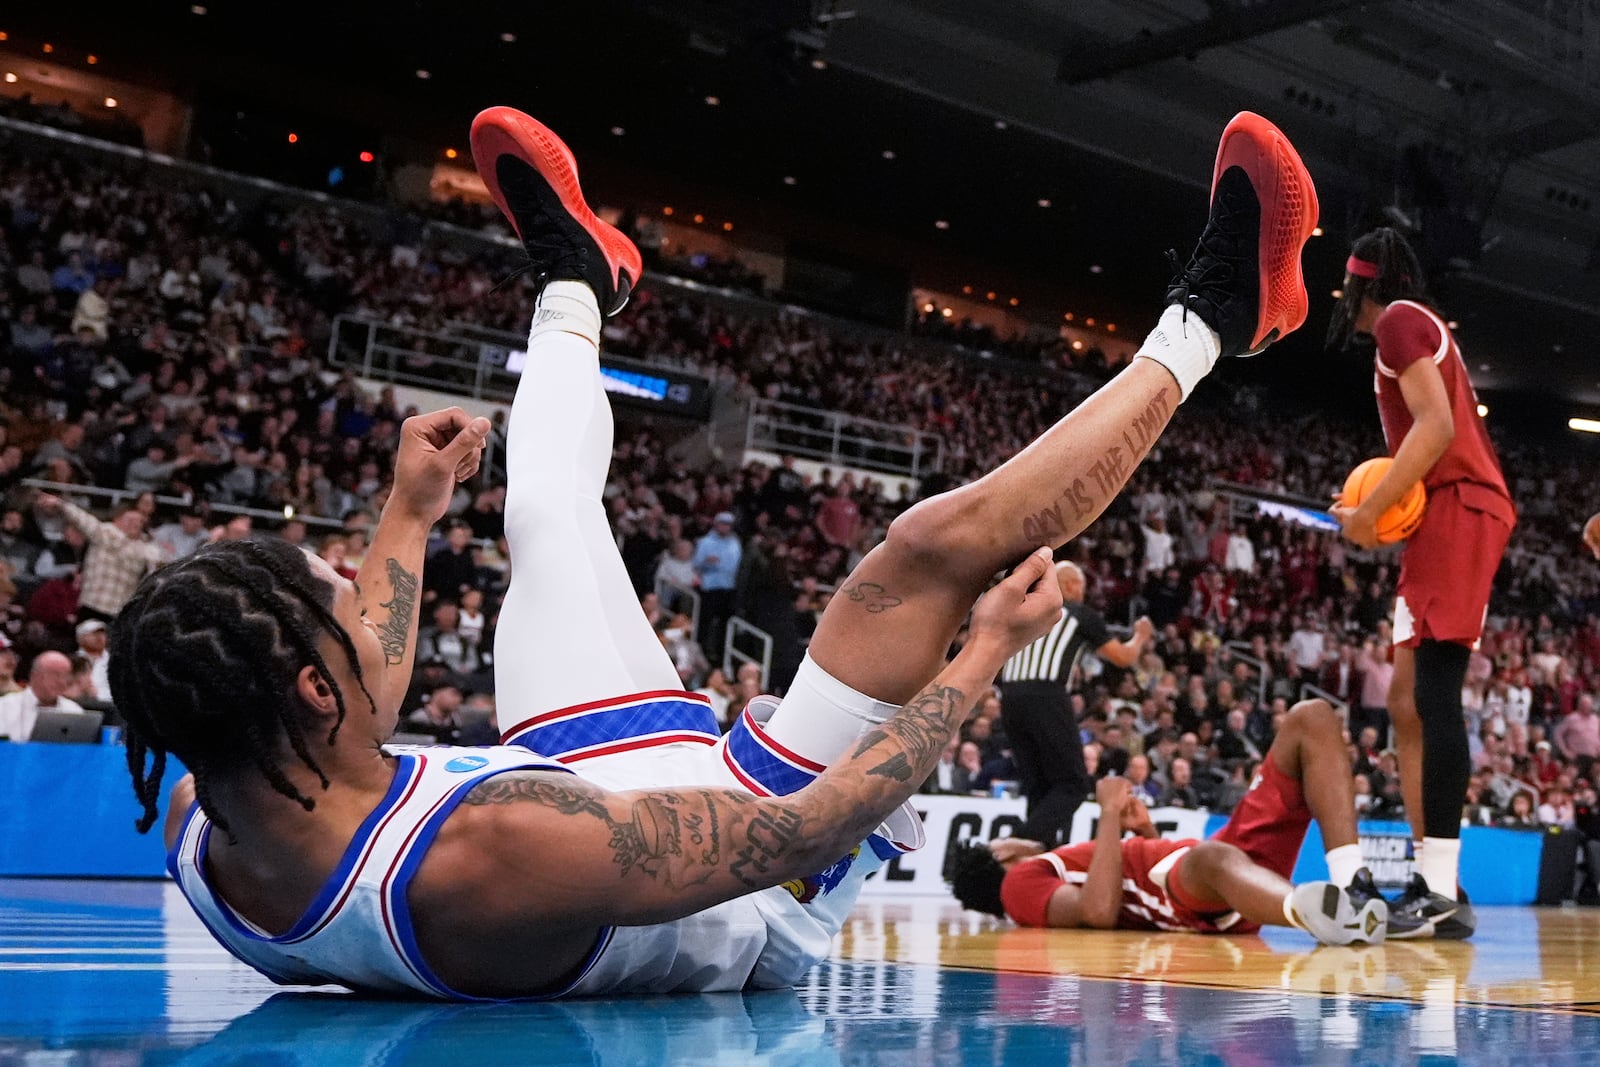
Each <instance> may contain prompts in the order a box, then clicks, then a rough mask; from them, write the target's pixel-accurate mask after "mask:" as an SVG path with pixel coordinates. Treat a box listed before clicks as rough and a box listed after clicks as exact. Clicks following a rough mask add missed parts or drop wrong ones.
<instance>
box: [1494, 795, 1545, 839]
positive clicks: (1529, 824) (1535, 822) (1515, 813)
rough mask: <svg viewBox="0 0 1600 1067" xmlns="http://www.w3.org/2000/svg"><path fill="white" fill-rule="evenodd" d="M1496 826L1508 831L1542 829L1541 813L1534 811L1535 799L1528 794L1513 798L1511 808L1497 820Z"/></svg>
mask: <svg viewBox="0 0 1600 1067" xmlns="http://www.w3.org/2000/svg"><path fill="white" fill-rule="evenodd" d="M1495 825H1496V826H1500V827H1503V828H1505V829H1507V830H1538V829H1540V827H1541V825H1542V824H1541V822H1540V813H1539V812H1537V811H1535V810H1534V807H1533V797H1532V796H1531V795H1530V794H1528V793H1522V792H1519V793H1517V794H1516V795H1514V796H1513V797H1512V798H1511V807H1510V809H1509V810H1507V811H1506V813H1505V814H1504V815H1502V816H1500V818H1498V819H1497V820H1495Z"/></svg>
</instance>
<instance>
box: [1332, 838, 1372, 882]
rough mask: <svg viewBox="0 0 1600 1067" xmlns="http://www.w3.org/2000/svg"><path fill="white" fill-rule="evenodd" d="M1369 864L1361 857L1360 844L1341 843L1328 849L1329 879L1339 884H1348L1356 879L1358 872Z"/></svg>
mask: <svg viewBox="0 0 1600 1067" xmlns="http://www.w3.org/2000/svg"><path fill="white" fill-rule="evenodd" d="M1366 865H1367V861H1366V860H1364V859H1362V858H1361V846H1360V845H1340V846H1339V847H1338V848H1330V849H1329V850H1328V881H1330V882H1332V883H1333V884H1334V885H1337V886H1348V885H1349V884H1350V883H1351V882H1353V881H1355V877H1356V872H1357V871H1359V870H1360V869H1361V868H1363V867H1365V866H1366Z"/></svg>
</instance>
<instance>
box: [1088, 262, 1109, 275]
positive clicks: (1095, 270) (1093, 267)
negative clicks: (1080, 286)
mask: <svg viewBox="0 0 1600 1067" xmlns="http://www.w3.org/2000/svg"><path fill="white" fill-rule="evenodd" d="M1105 271H1106V269H1105V268H1104V267H1102V266H1101V265H1100V264H1098V263H1091V264H1090V265H1089V273H1090V274H1104V273H1105Z"/></svg>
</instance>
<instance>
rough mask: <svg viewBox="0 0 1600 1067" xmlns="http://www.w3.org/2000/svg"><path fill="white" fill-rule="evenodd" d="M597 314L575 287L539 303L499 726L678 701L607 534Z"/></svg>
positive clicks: (520, 459) (500, 665)
mask: <svg viewBox="0 0 1600 1067" xmlns="http://www.w3.org/2000/svg"><path fill="white" fill-rule="evenodd" d="M599 336H600V313H599V310H598V309H597V308H596V305H595V299H594V294H593V293H592V292H590V290H589V287H588V286H586V285H583V284H581V283H578V282H552V283H551V284H550V285H549V286H547V287H546V288H545V291H544V293H543V294H542V295H541V296H540V298H539V309H538V311H537V312H536V313H535V316H534V324H533V330H532V332H531V333H530V335H529V337H528V359H527V364H526V368H525V369H524V371H523V374H522V381H521V382H520V383H518V385H517V395H516V399H515V401H514V402H513V403H512V406H511V421H510V426H509V429H508V432H507V444H506V450H507V451H506V471H507V475H508V480H509V485H508V486H507V490H506V509H505V519H506V541H507V543H508V545H509V546H510V552H511V586H510V589H508V590H507V592H506V598H505V603H504V605H503V606H502V607H501V609H500V623H499V626H498V628H497V630H496V633H495V656H494V664H495V690H496V693H495V696H496V704H497V705H498V708H499V718H500V723H501V725H502V726H505V725H509V724H511V723H515V722H518V721H521V720H523V719H526V718H528V717H529V716H532V715H536V714H539V713H540V712H543V711H551V710H555V709H558V708H565V707H571V706H573V705H576V704H585V703H589V702H591V701H595V700H604V699H609V698H612V697H617V696H622V695H626V694H630V693H639V692H648V691H651V690H659V689H681V688H682V685H681V683H680V681H679V679H678V672H677V671H676V670H675V669H674V668H673V665H672V661H671V659H670V658H669V657H668V656H667V653H666V651H665V649H663V648H662V647H661V642H660V641H659V640H658V639H657V638H656V635H655V633H654V632H653V631H652V630H651V628H650V624H649V622H648V621H646V619H645V617H644V613H643V612H642V611H640V610H639V600H638V597H637V596H636V595H635V594H634V591H633V585H632V583H631V582H630V581H629V579H628V573H627V570H626V569H625V568H624V567H623V565H622V558H621V556H620V555H618V553H617V545H616V541H615V540H614V538H613V535H612V533H611V529H610V526H609V525H608V524H607V522H606V513H605V505H604V504H603V502H602V500H601V494H602V493H603V491H604V489H605V481H606V472H607V470H608V468H609V467H610V465H611V445H612V421H611V404H610V401H609V400H608V399H607V398H606V394H605V389H604V388H603V387H602V386H601V384H600V349H599Z"/></svg>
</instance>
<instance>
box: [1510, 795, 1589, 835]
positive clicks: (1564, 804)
mask: <svg viewBox="0 0 1600 1067" xmlns="http://www.w3.org/2000/svg"><path fill="white" fill-rule="evenodd" d="M1525 795H1526V794H1524V793H1518V794H1517V796H1518V797H1520V796H1525ZM1515 802H1516V797H1513V798H1512V803H1513V804H1515ZM1575 820H1576V812H1575V811H1574V809H1573V804H1572V798H1571V797H1570V796H1568V795H1567V791H1566V790H1565V789H1563V788H1561V786H1560V785H1559V784H1557V785H1553V786H1551V787H1550V788H1549V789H1548V790H1546V791H1545V794H1544V803H1542V804H1540V805H1539V822H1540V824H1541V825H1544V826H1555V827H1559V828H1560V829H1563V830H1571V829H1573V828H1574V827H1575V826H1576V825H1577V823H1576V821H1575Z"/></svg>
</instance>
